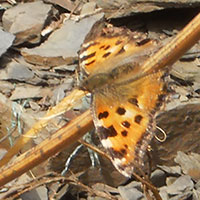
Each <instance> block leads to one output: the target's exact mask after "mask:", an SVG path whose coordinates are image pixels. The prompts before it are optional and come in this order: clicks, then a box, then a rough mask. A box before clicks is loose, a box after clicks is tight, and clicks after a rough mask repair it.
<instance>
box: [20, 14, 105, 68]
mask: <svg viewBox="0 0 200 200" xmlns="http://www.w3.org/2000/svg"><path fill="white" fill-rule="evenodd" d="M102 18H103V13H100V14H96V15H93V16H90V17H88V18H84V19H82V20H80V21H79V22H75V21H73V20H70V19H69V20H67V21H66V22H65V23H64V24H63V25H62V27H61V28H60V29H57V30H55V31H54V32H53V33H52V34H51V35H50V36H49V38H48V40H47V41H45V42H44V43H43V44H41V45H40V46H39V47H36V48H32V49H27V48H24V49H22V54H23V56H24V58H25V59H26V61H27V62H30V63H33V64H38V65H44V64H47V65H48V66H58V65H63V64H66V63H67V64H71V63H73V62H74V59H77V56H78V54H77V52H78V50H79V49H80V46H81V44H82V43H83V40H84V38H85V36H86V35H87V33H88V32H89V31H90V29H91V27H92V26H93V25H94V23H95V22H97V21H99V20H100V19H102Z"/></svg>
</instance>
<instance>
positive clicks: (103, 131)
mask: <svg viewBox="0 0 200 200" xmlns="http://www.w3.org/2000/svg"><path fill="white" fill-rule="evenodd" d="M98 131H99V132H100V137H101V139H107V138H108V137H115V136H117V131H116V130H115V128H114V126H110V127H108V128H105V127H103V126H101V127H98Z"/></svg>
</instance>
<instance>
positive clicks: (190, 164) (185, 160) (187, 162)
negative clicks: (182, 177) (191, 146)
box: [174, 151, 200, 181]
mask: <svg viewBox="0 0 200 200" xmlns="http://www.w3.org/2000/svg"><path fill="white" fill-rule="evenodd" d="M174 160H175V162H176V163H178V164H179V165H180V166H181V168H182V171H183V172H184V173H185V174H187V175H190V176H191V177H192V178H193V179H194V180H196V181H198V180H200V155H199V154H197V153H190V154H189V155H187V154H185V153H184V152H181V151H179V152H178V153H177V156H176V158H175V159H174Z"/></svg>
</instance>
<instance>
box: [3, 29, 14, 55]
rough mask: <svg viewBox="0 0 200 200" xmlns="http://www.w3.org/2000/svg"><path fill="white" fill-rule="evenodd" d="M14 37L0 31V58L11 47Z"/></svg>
mask: <svg viewBox="0 0 200 200" xmlns="http://www.w3.org/2000/svg"><path fill="white" fill-rule="evenodd" d="M14 39H15V36H14V35H13V34H11V33H8V32H5V31H3V30H1V29H0V56H1V55H2V54H3V53H5V52H6V51H7V49H8V48H9V47H10V46H11V45H12V43H13V41H14Z"/></svg>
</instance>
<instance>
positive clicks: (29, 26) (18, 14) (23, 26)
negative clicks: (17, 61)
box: [2, 1, 52, 45]
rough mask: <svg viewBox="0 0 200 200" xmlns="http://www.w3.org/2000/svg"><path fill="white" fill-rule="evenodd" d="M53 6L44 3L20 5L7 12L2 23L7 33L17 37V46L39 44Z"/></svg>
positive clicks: (36, 2)
mask: <svg viewBox="0 0 200 200" xmlns="http://www.w3.org/2000/svg"><path fill="white" fill-rule="evenodd" d="M51 8H52V6H51V5H49V4H44V3H43V2H42V1H35V2H31V3H24V4H18V5H17V6H14V7H12V8H10V9H8V10H6V11H5V13H4V15H3V17H2V21H3V27H4V29H5V30H6V31H8V32H10V33H13V34H15V35H16V40H15V44H16V45H17V44H21V43H23V42H25V41H28V42H31V43H37V42H39V41H40V32H41V30H42V28H43V26H44V23H45V21H46V19H47V18H48V16H49V15H50V11H51Z"/></svg>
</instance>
